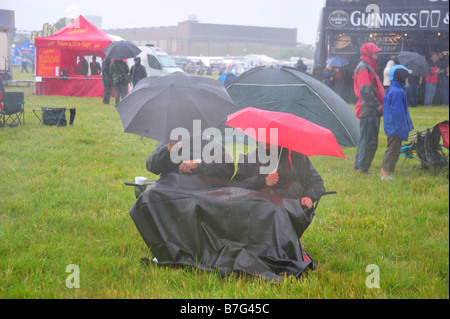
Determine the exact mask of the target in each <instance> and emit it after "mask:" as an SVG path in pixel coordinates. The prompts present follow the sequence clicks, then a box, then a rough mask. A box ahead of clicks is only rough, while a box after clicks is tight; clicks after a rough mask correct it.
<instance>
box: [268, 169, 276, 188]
mask: <svg viewBox="0 0 450 319" xmlns="http://www.w3.org/2000/svg"><path fill="white" fill-rule="evenodd" d="M278 180H279V176H278V173H277V172H273V173H271V174H269V175H267V176H266V185H267V186H273V185H275V184H276V183H278Z"/></svg>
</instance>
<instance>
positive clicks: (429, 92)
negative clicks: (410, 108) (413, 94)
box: [424, 52, 439, 105]
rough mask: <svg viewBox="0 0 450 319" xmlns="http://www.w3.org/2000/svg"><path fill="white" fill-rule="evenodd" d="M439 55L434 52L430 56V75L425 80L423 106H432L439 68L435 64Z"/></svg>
mask: <svg viewBox="0 0 450 319" xmlns="http://www.w3.org/2000/svg"><path fill="white" fill-rule="evenodd" d="M438 60H439V55H438V54H437V53H436V52H434V53H433V54H432V55H431V64H430V73H429V74H428V75H427V77H426V78H425V103H424V105H432V104H433V99H434V95H435V93H436V87H437V83H438V73H439V68H438V65H437V62H438Z"/></svg>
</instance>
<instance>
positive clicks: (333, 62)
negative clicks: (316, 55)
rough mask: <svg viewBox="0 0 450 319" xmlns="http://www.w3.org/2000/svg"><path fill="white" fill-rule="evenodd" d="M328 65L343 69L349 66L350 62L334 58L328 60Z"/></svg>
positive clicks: (341, 58) (338, 57) (342, 58)
mask: <svg viewBox="0 0 450 319" xmlns="http://www.w3.org/2000/svg"><path fill="white" fill-rule="evenodd" d="M326 63H327V64H328V65H331V66H335V67H343V66H344V65H347V64H348V60H347V59H346V58H344V57H340V56H334V57H331V58H328V59H327V61H326Z"/></svg>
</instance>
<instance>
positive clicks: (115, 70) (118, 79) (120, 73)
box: [110, 59, 130, 104]
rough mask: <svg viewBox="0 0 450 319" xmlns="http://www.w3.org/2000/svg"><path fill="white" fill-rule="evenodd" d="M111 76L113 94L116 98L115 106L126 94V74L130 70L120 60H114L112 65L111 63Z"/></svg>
mask: <svg viewBox="0 0 450 319" xmlns="http://www.w3.org/2000/svg"><path fill="white" fill-rule="evenodd" d="M110 70H111V75H112V78H113V83H114V94H115V98H116V104H117V103H119V102H120V97H122V99H123V98H124V97H125V95H127V93H128V83H129V81H128V79H127V77H128V72H129V71H130V69H129V68H128V65H127V64H126V63H125V62H123V61H122V60H117V59H114V61H113V63H111V67H110Z"/></svg>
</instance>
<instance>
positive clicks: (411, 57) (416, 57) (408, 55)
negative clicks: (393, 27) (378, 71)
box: [397, 51, 430, 76]
mask: <svg viewBox="0 0 450 319" xmlns="http://www.w3.org/2000/svg"><path fill="white" fill-rule="evenodd" d="M397 59H398V61H399V62H400V64H402V65H404V66H405V67H407V68H408V69H409V70H412V74H413V75H415V76H427V75H428V73H430V67H429V66H428V63H427V61H426V60H425V58H424V57H423V56H421V55H420V54H419V53H417V52H411V51H402V52H400V53H399V54H398V55H397Z"/></svg>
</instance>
